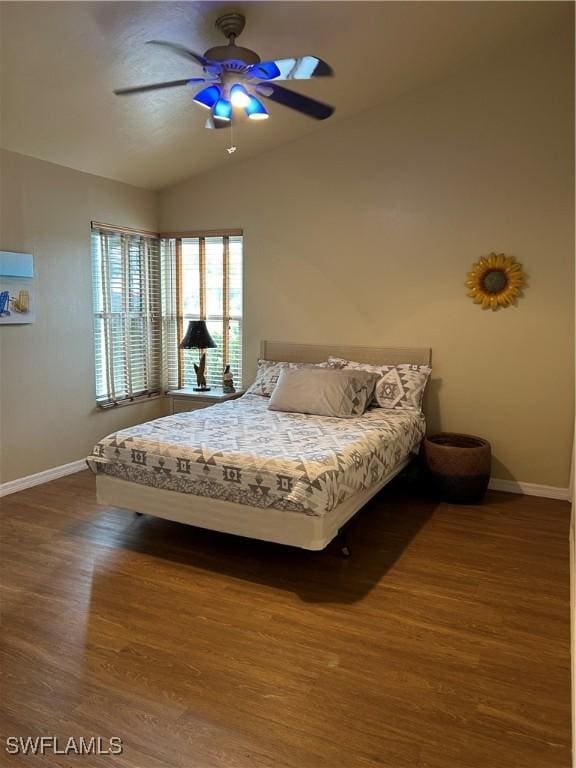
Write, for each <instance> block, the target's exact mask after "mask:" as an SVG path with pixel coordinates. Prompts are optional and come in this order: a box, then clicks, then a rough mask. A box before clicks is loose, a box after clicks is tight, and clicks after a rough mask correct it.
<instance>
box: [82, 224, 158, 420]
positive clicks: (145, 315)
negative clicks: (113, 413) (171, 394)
mask: <svg viewBox="0 0 576 768" xmlns="http://www.w3.org/2000/svg"><path fill="white" fill-rule="evenodd" d="M92 285H93V300H94V301H93V303H94V345H95V359H96V402H97V403H98V405H100V406H101V407H108V406H113V405H119V404H121V403H123V402H127V401H132V400H135V399H137V398H145V397H150V396H151V395H155V394H158V393H160V392H161V391H162V314H161V285H160V243H159V240H158V239H157V238H154V237H149V236H145V235H140V234H131V233H124V232H121V231H113V230H110V231H108V230H105V229H99V228H93V229H92Z"/></svg>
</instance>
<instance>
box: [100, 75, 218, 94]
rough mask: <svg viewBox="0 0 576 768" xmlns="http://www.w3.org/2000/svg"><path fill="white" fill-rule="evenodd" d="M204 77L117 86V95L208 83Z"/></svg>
mask: <svg viewBox="0 0 576 768" xmlns="http://www.w3.org/2000/svg"><path fill="white" fill-rule="evenodd" d="M207 82H208V80H206V79H205V78H204V77H192V78H190V77H187V78H186V80H170V81H169V82H166V83H153V84H152V85H137V86H135V87H134V88H117V89H116V90H115V91H114V93H115V94H116V96H130V94H132V93H146V92H147V91H160V90H162V89H163V88H179V87H181V86H183V85H190V84H192V83H207Z"/></svg>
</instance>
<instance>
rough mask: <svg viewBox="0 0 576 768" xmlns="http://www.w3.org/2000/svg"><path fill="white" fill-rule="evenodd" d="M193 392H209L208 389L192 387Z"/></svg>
mask: <svg viewBox="0 0 576 768" xmlns="http://www.w3.org/2000/svg"><path fill="white" fill-rule="evenodd" d="M192 391H193V392H210V387H193V390H192Z"/></svg>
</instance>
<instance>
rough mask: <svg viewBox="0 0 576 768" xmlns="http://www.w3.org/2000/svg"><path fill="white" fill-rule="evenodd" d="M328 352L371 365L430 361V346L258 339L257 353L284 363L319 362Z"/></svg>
mask: <svg viewBox="0 0 576 768" xmlns="http://www.w3.org/2000/svg"><path fill="white" fill-rule="evenodd" d="M330 355H332V356H333V357H343V358H346V359H347V360H356V361H357V362H359V363H370V364H372V365H397V364H399V363H412V364H413V365H430V362H431V358H432V351H431V349H430V347H356V346H350V345H346V344H299V343H296V342H291V341H261V342H260V357H261V358H263V359H264V360H284V361H286V362H287V363H320V362H322V361H323V360H326V359H327V358H328V357H329V356H330Z"/></svg>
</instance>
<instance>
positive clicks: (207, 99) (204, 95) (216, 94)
mask: <svg viewBox="0 0 576 768" xmlns="http://www.w3.org/2000/svg"><path fill="white" fill-rule="evenodd" d="M219 98H220V88H218V86H216V85H209V86H208V88H202V90H201V91H198V93H197V94H196V95H195V96H194V101H195V102H196V104H199V105H200V106H201V107H204V108H205V109H212V107H213V106H214V105H215V104H216V103H217V101H218V99H219Z"/></svg>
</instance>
